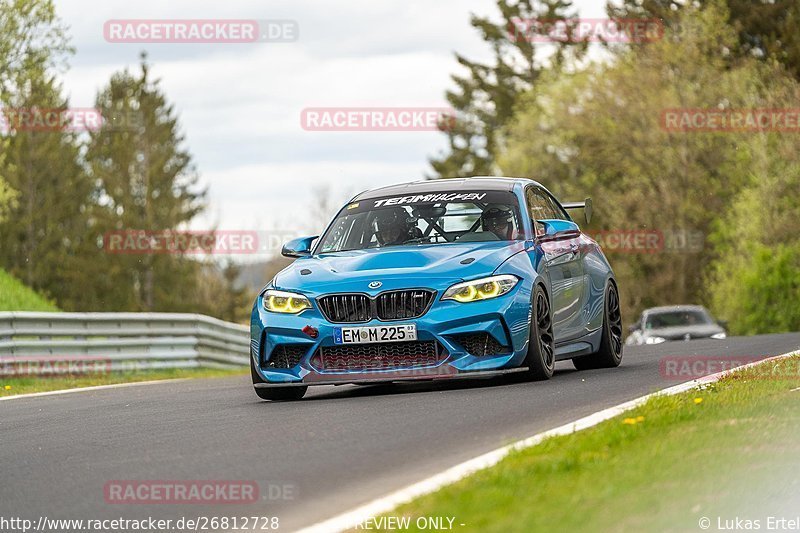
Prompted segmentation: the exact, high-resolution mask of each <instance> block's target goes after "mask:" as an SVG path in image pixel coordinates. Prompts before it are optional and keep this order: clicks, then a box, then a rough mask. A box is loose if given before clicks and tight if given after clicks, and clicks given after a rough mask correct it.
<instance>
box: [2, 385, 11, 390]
mask: <svg viewBox="0 0 800 533" xmlns="http://www.w3.org/2000/svg"><path fill="white" fill-rule="evenodd" d="M3 388H4V389H5V390H11V385H6V386H5V387H3Z"/></svg>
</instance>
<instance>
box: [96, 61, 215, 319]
mask: <svg viewBox="0 0 800 533" xmlns="http://www.w3.org/2000/svg"><path fill="white" fill-rule="evenodd" d="M96 107H97V108H98V109H99V110H100V111H101V114H102V116H103V126H102V127H101V128H100V129H99V130H98V131H96V132H94V133H92V134H91V139H90V142H89V147H88V150H87V154H86V160H87V164H88V166H89V169H90V173H91V176H92V177H93V178H94V179H95V180H96V181H97V183H99V184H100V187H101V189H102V194H101V197H100V199H99V203H100V206H99V208H98V215H97V218H98V221H99V226H100V227H102V228H107V229H111V230H117V231H127V232H130V231H134V232H135V231H147V232H163V231H168V230H175V229H178V228H179V227H181V226H182V225H185V224H187V223H188V222H190V221H191V220H192V219H193V218H194V217H195V216H196V215H197V214H199V213H200V212H201V211H202V210H203V209H204V208H205V203H204V199H205V194H206V191H205V190H204V189H201V188H199V187H198V175H197V172H196V170H195V168H194V166H193V163H192V158H191V155H190V154H189V152H188V151H187V150H186V148H185V147H184V146H183V143H184V138H183V136H182V135H181V134H180V132H179V126H178V119H177V118H176V116H175V112H174V109H173V107H172V106H171V105H170V104H168V102H167V99H166V97H165V95H164V94H163V93H162V91H161V89H160V87H159V82H158V81H157V80H155V81H153V80H151V79H150V73H149V67H148V65H147V63H146V58H145V57H144V56H143V57H142V62H141V65H140V73H139V75H138V76H134V75H132V74H130V73H129V72H128V71H127V70H125V71H123V72H119V73H116V74H114V75H113V76H112V78H111V81H110V83H109V85H108V86H107V87H106V88H105V89H103V90H102V91H101V92H100V94H98V96H97V101H96ZM106 260H107V261H108V262H109V263H111V264H113V268H112V269H111V272H112V273H113V275H114V276H115V277H118V276H121V277H122V278H123V280H122V281H121V283H118V280H116V279H113V278H108V279H107V284H108V285H114V286H118V290H119V291H122V292H123V294H119V300H117V302H115V305H118V306H122V307H123V308H129V309H134V310H142V311H151V310H156V309H158V310H175V311H180V310H185V309H191V304H192V302H194V301H195V300H194V288H195V287H196V280H197V269H198V268H199V266H200V265H199V263H198V262H197V261H194V260H192V259H189V258H187V257H184V256H183V255H182V254H180V253H166V254H164V253H162V254H153V253H145V254H139V255H115V256H108V257H107V259H106ZM125 278H126V279H125ZM126 295H127V296H126Z"/></svg>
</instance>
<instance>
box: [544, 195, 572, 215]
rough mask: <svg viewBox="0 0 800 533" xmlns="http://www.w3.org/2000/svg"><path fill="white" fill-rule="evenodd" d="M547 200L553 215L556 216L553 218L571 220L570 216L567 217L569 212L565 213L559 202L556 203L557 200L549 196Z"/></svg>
mask: <svg viewBox="0 0 800 533" xmlns="http://www.w3.org/2000/svg"><path fill="white" fill-rule="evenodd" d="M546 198H547V202H548V203H549V204H550V206H551V208H552V211H553V214H554V215H555V216H553V218H557V219H559V220H570V218H569V216H568V215H567V212H566V211H564V208H562V207H561V205H559V203H558V202H556V199H555V198H553V197H552V196H551V195H549V194H547V195H546Z"/></svg>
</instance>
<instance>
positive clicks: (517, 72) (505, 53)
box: [429, 0, 581, 178]
mask: <svg viewBox="0 0 800 533" xmlns="http://www.w3.org/2000/svg"><path fill="white" fill-rule="evenodd" d="M497 7H498V9H499V10H500V14H501V21H500V22H499V23H497V22H494V21H492V20H490V19H489V18H487V17H478V16H475V15H473V16H472V17H471V20H470V24H471V25H472V26H473V27H474V28H475V29H476V30H478V31H479V32H480V33H481V36H482V37H483V40H484V41H486V43H487V44H489V45H490V46H491V48H492V52H493V55H494V62H493V64H483V63H479V62H476V61H470V60H469V59H467V58H466V57H464V56H462V55H461V54H456V61H458V63H459V65H461V66H462V67H463V68H465V69H466V71H467V74H466V75H465V76H462V75H453V76H452V79H453V81H454V82H455V84H456V89H455V90H449V91H447V93H446V98H447V101H448V102H449V104H450V105H451V106H452V108H453V109H454V110H455V111H456V114H457V117H456V120H455V121H454V122H452V121H445V122H443V123H442V125H441V126H440V129H441V130H442V131H443V132H444V133H446V134H447V137H448V144H449V147H448V149H449V152H448V153H445V154H440V155H439V156H437V157H434V158H431V159H430V160H429V161H430V164H431V166H432V167H433V170H434V172H435V174H434V175H433V176H431V177H436V178H443V177H444V178H447V177H458V176H468V175H488V174H493V173H494V170H495V168H496V166H495V157H496V155H497V152H498V150H499V149H500V147H501V144H502V143H501V139H500V137H499V132H500V128H502V127H503V126H504V125H505V124H506V123H507V121H508V120H509V119H510V118H511V116H512V115H513V112H514V106H515V104H516V102H517V98H518V96H519V95H520V94H522V93H524V92H525V91H527V90H530V89H531V88H532V87H533V86H534V85H535V83H536V80H537V78H538V76H539V73H540V70H541V64H540V62H541V58H540V57H537V56H536V52H537V48H536V46H535V43H534V42H533V40H532V39H529V38H528V36H527V35H524V34H519V33H517V32H516V31H515V28H517V27H518V21H519V20H522V21H533V20H549V21H555V20H563V19H564V18H566V17H568V16H569V10H570V9H571V7H572V1H571V0H520V1H517V2H509V1H508V0H497ZM580 49H581V47H576V50H580ZM565 50H566V48H565V47H557V49H556V52H555V54H554V56H553V57H551V58H550V61H551V63H552V65H554V66H555V65H559V64H561V63H562V61H563V57H564V53H565Z"/></svg>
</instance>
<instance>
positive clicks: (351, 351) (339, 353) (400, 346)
mask: <svg viewBox="0 0 800 533" xmlns="http://www.w3.org/2000/svg"><path fill="white" fill-rule="evenodd" d="M446 358H447V351H446V350H445V349H444V348H442V347H441V346H440V345H439V343H438V342H436V341H410V342H383V343H375V344H351V345H347V346H324V347H321V348H319V349H318V350H317V353H316V354H315V355H314V358H313V359H312V363H313V364H314V365H315V366H317V367H318V368H319V369H320V370H322V371H337V370H353V371H357V370H392V369H399V368H408V367H425V366H436V365H437V364H439V363H441V362H442V361H444V360H445V359H446Z"/></svg>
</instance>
